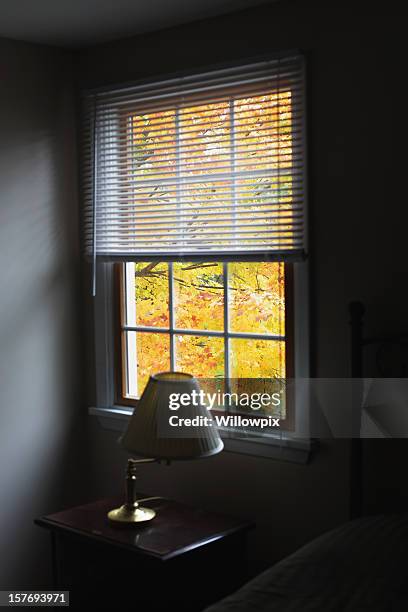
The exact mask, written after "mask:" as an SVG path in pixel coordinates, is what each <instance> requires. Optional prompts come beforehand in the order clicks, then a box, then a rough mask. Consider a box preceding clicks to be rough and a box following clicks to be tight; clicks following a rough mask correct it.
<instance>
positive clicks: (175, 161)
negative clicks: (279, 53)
mask: <svg viewBox="0 0 408 612" xmlns="http://www.w3.org/2000/svg"><path fill="white" fill-rule="evenodd" d="M84 117H85V130H84V161H85V166H84V168H85V172H84V197H85V211H84V231H85V246H86V251H87V253H88V255H89V256H91V257H93V258H100V259H104V260H108V261H114V260H122V261H126V260H128V261H129V260H130V261H137V260H144V261H150V260H157V259H160V260H176V259H180V258H183V259H187V260H197V259H199V260H209V259H212V260H214V259H217V260H234V259H235V260H236V259H242V260H249V259H255V260H256V259H265V258H266V259H289V258H291V259H293V258H299V257H301V256H302V254H303V252H304V250H305V134H304V119H305V118H304V71H303V61H302V58H301V57H300V56H291V57H286V58H283V59H282V58H281V59H275V60H270V61H266V62H262V63H258V64H252V65H247V66H243V67H242V66H241V67H239V68H233V69H228V70H222V71H217V72H211V73H206V74H201V75H198V76H191V77H190V76H189V77H183V78H179V79H172V80H168V81H162V82H160V83H156V84H147V85H146V84H144V85H139V86H134V87H127V88H122V89H114V90H110V91H95V92H91V93H87V94H86V95H85V114H84Z"/></svg>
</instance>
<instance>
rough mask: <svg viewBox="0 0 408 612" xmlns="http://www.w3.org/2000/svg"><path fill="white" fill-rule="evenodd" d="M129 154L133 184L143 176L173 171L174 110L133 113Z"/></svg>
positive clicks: (166, 175) (166, 174)
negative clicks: (142, 113)
mask: <svg viewBox="0 0 408 612" xmlns="http://www.w3.org/2000/svg"><path fill="white" fill-rule="evenodd" d="M128 142H129V153H130V155H129V156H130V159H131V162H132V178H133V181H134V185H135V186H137V183H138V182H139V181H143V180H146V179H149V180H153V179H155V180H157V179H162V178H169V177H171V176H174V175H175V172H176V114H175V111H174V110H168V111H161V112H158V113H146V114H144V115H134V116H133V117H132V118H131V124H130V135H129V141H128Z"/></svg>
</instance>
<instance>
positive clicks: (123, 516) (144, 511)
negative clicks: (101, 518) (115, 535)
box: [108, 504, 156, 524]
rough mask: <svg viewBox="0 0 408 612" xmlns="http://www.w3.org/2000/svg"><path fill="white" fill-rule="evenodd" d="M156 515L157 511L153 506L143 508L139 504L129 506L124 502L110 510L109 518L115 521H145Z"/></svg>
mask: <svg viewBox="0 0 408 612" xmlns="http://www.w3.org/2000/svg"><path fill="white" fill-rule="evenodd" d="M155 516H156V512H155V511H154V510H152V509H151V508H142V507H141V506H139V505H138V504H137V505H135V506H133V507H132V506H128V505H127V504H123V506H121V507H120V508H115V510H111V511H110V512H108V519H109V520H110V521H114V522H115V523H126V524H133V523H145V522H146V521H150V520H151V519H152V518H154V517H155Z"/></svg>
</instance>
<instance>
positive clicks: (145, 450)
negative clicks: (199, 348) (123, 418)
mask: <svg viewBox="0 0 408 612" xmlns="http://www.w3.org/2000/svg"><path fill="white" fill-rule="evenodd" d="M192 391H196V392H197V393H199V391H200V387H199V384H198V381H197V379H196V378H194V376H192V375H191V374H185V373H181V372H162V373H160V374H154V375H153V376H151V377H150V379H149V382H148V383H147V385H146V388H145V390H144V392H143V394H142V397H141V398H140V400H139V402H138V405H137V407H136V408H135V411H134V413H133V415H132V418H131V419H130V422H129V425H128V428H127V430H126V432H125V434H124V435H123V436H122V438H121V440H120V443H121V445H122V447H123V448H125V449H126V450H127V451H128V452H129V453H131V454H135V455H139V456H141V457H153V458H155V459H165V460H174V459H175V460H178V459H199V458H201V457H209V456H210V455H215V454H216V453H219V452H220V451H221V450H222V449H223V447H224V444H223V442H222V440H221V438H220V435H219V432H218V429H217V427H216V426H215V425H210V426H209V425H203V424H202V421H203V419H205V418H207V419H208V418H210V419H211V413H210V412H209V411H208V410H207V408H206V407H205V406H204V405H203V404H202V403H199V402H197V405H193V404H192V403H191V404H190V405H188V406H180V407H179V408H178V410H177V411H172V410H170V408H169V406H170V396H171V395H172V394H177V395H178V397H180V395H181V394H191V392H192ZM172 397H173V398H174V397H175V395H172ZM172 416H176V417H177V418H180V419H185V418H187V419H194V418H196V417H202V419H200V418H198V419H197V418H196V422H197V423H198V424H197V425H195V426H193V427H185V426H184V427H181V428H179V427H171V426H170V425H169V418H170V417H172Z"/></svg>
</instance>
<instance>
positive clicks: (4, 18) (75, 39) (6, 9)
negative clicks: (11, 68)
mask: <svg viewBox="0 0 408 612" xmlns="http://www.w3.org/2000/svg"><path fill="white" fill-rule="evenodd" d="M269 1H271V0H269ZM267 2H268V0H0V36H3V37H5V38H13V39H16V40H25V41H29V42H36V43H44V44H50V45H56V46H61V47H81V46H88V45H92V44H96V43H101V42H106V41H109V40H115V39H119V38H124V37H126V36H132V35H134V34H140V33H143V32H149V31H153V30H159V29H162V28H166V27H170V26H174V25H179V24H182V23H188V22H190V21H195V20H197V19H204V18H206V17H214V16H216V15H221V14H225V13H230V12H233V11H237V10H241V9H243V8H248V7H250V6H255V5H257V4H265V3H267Z"/></svg>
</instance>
